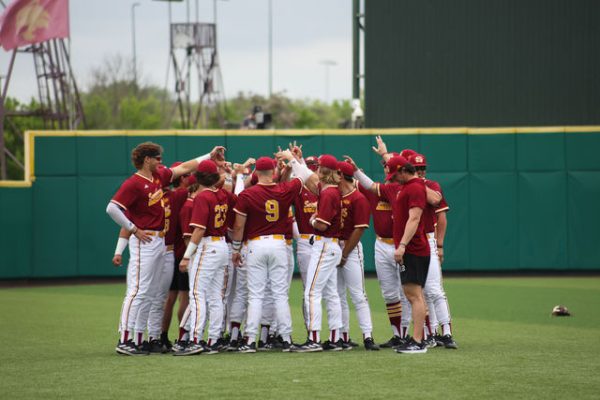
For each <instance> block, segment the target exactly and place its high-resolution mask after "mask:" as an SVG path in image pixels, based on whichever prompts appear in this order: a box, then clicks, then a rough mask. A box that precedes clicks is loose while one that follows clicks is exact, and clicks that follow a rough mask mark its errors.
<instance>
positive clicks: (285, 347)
mask: <svg viewBox="0 0 600 400" xmlns="http://www.w3.org/2000/svg"><path fill="white" fill-rule="evenodd" d="M297 350H298V346H296V345H295V344H294V343H290V342H285V341H284V342H282V343H281V351H282V352H283V353H289V352H294V351H297Z"/></svg>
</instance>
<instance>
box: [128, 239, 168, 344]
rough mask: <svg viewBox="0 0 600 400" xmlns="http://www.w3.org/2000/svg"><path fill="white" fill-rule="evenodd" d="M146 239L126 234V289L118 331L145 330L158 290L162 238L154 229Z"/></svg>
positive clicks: (162, 252)
mask: <svg viewBox="0 0 600 400" xmlns="http://www.w3.org/2000/svg"><path fill="white" fill-rule="evenodd" d="M148 232H151V233H152V236H151V238H152V239H151V241H150V242H149V243H140V241H139V239H138V238H136V237H135V236H134V235H131V236H130V238H129V253H130V257H129V264H128V265H127V292H126V294H125V299H124V300H123V305H122V306H121V316H120V319H119V332H121V333H122V332H124V331H125V330H127V331H129V332H131V333H133V332H134V331H135V332H138V333H139V332H144V331H145V330H146V327H147V325H148V314H149V312H150V305H151V303H152V299H153V296H154V294H155V293H156V292H157V291H158V276H159V273H158V271H159V270H161V269H162V267H163V264H164V253H165V241H164V238H162V237H161V236H159V233H158V232H156V231H148Z"/></svg>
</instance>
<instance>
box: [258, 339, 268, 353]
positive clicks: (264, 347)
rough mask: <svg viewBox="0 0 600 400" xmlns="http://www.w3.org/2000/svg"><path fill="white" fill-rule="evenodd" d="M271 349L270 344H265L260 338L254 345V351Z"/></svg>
mask: <svg viewBox="0 0 600 400" xmlns="http://www.w3.org/2000/svg"><path fill="white" fill-rule="evenodd" d="M269 350H271V346H267V343H265V342H263V341H262V340H259V341H258V345H257V346H256V351H269Z"/></svg>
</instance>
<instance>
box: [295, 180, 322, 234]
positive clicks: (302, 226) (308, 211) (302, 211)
mask: <svg viewBox="0 0 600 400" xmlns="http://www.w3.org/2000/svg"><path fill="white" fill-rule="evenodd" d="M318 202H319V196H317V195H316V194H314V193H313V192H311V191H310V190H308V188H307V187H306V186H303V187H302V192H301V193H300V196H298V197H296V199H295V200H294V211H295V214H296V223H297V224H298V231H299V232H300V233H301V234H305V235H313V234H314V233H315V230H314V229H313V227H312V226H310V222H309V220H310V217H311V216H312V215H313V214H314V213H316V212H317V203H318Z"/></svg>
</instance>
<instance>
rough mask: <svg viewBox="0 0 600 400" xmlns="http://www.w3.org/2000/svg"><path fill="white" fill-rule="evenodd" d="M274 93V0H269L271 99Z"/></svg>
mask: <svg viewBox="0 0 600 400" xmlns="http://www.w3.org/2000/svg"><path fill="white" fill-rule="evenodd" d="M272 94H273V1H272V0H269V99H270V98H271V95H272Z"/></svg>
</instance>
